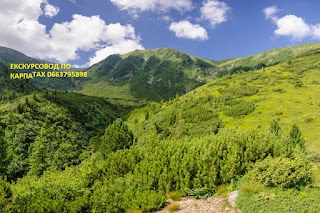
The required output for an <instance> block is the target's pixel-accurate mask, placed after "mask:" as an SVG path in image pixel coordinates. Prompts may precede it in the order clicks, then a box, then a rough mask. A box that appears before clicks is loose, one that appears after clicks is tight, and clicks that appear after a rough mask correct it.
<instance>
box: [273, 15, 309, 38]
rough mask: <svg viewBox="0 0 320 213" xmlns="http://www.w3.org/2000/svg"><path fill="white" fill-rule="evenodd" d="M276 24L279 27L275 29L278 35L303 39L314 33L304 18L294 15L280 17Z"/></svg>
mask: <svg viewBox="0 0 320 213" xmlns="http://www.w3.org/2000/svg"><path fill="white" fill-rule="evenodd" d="M276 24H277V27H278V28H277V29H276V30H275V31H274V33H275V34H276V35H280V36H287V37H291V38H293V39H296V40H301V39H303V38H305V37H308V36H309V35H310V34H311V33H312V32H311V29H310V26H309V25H308V24H307V23H306V22H305V21H304V20H303V19H302V18H300V17H297V16H294V15H286V16H284V17H282V18H280V19H278V20H277V22H276Z"/></svg>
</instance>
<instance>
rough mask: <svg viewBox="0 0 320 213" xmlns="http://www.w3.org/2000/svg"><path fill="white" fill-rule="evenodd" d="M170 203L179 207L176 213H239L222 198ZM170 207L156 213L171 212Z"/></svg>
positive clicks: (184, 199)
mask: <svg viewBox="0 0 320 213" xmlns="http://www.w3.org/2000/svg"><path fill="white" fill-rule="evenodd" d="M169 203H170V204H171V203H175V204H178V205H179V209H178V210H177V211H175V212H176V213H237V211H235V210H234V209H233V208H232V207H231V206H230V205H228V204H227V200H226V199H225V198H222V197H218V198H213V197H210V198H207V199H192V198H182V199H181V200H180V201H169ZM170 204H169V205H170ZM169 205H168V206H169ZM168 206H167V207H165V208H164V209H162V210H160V211H157V212H156V213H168V212H170V211H169V209H168Z"/></svg>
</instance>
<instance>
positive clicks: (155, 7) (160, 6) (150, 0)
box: [110, 0, 193, 13]
mask: <svg viewBox="0 0 320 213" xmlns="http://www.w3.org/2000/svg"><path fill="white" fill-rule="evenodd" d="M110 1H111V2H112V3H113V4H114V5H115V6H117V7H118V8H119V9H120V10H127V11H129V12H130V13H137V12H142V11H148V10H149V11H160V12H166V11H169V10H180V11H188V10H190V9H192V8H193V5H192V1H191V0H175V1H172V0H110Z"/></svg>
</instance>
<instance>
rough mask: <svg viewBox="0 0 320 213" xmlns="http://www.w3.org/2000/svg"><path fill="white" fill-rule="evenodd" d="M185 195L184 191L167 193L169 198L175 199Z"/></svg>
mask: <svg viewBox="0 0 320 213" xmlns="http://www.w3.org/2000/svg"><path fill="white" fill-rule="evenodd" d="M182 196H183V193H182V192H176V191H174V192H169V193H168V194H167V198H168V199H171V200H174V201H179V200H180V199H181V197H182Z"/></svg>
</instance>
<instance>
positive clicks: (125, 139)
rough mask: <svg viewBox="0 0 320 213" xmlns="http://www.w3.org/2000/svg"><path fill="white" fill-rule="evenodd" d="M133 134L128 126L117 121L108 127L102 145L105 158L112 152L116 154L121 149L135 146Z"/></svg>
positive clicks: (120, 120)
mask: <svg viewBox="0 0 320 213" xmlns="http://www.w3.org/2000/svg"><path fill="white" fill-rule="evenodd" d="M133 141H134V139H133V134H132V132H131V131H130V130H129V129H128V126H127V125H126V124H125V123H124V122H123V121H122V119H117V120H116V121H114V122H113V123H112V124H111V125H110V126H109V127H107V129H106V131H105V134H104V136H103V139H102V143H101V145H100V146H101V152H102V154H103V155H104V156H106V155H107V154H109V153H110V152H115V151H117V150H119V149H126V148H129V147H130V146H131V145H132V144H133Z"/></svg>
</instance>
